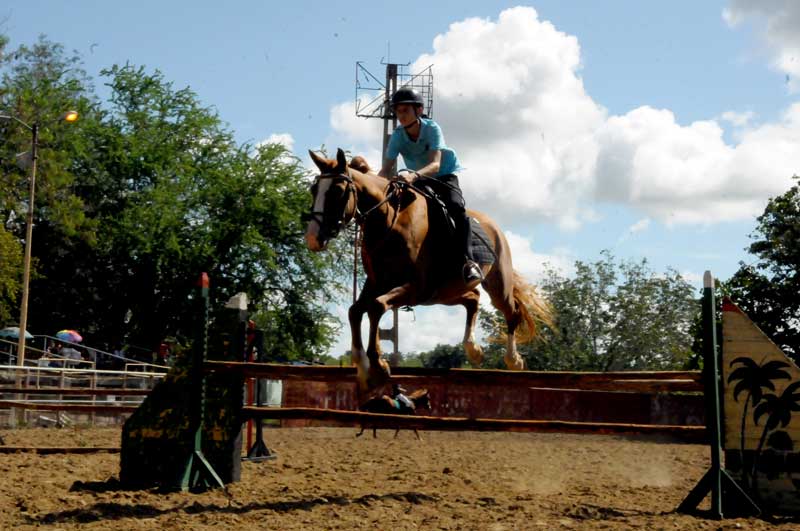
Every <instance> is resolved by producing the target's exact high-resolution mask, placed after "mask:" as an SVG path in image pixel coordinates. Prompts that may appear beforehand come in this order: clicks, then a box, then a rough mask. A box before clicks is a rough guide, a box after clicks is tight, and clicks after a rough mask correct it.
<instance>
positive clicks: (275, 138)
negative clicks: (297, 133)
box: [256, 133, 294, 151]
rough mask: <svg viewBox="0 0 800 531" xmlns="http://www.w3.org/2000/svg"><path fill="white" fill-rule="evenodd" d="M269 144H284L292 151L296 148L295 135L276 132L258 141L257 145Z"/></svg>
mask: <svg viewBox="0 0 800 531" xmlns="http://www.w3.org/2000/svg"><path fill="white" fill-rule="evenodd" d="M267 144H283V145H284V146H285V147H286V149H288V150H289V151H292V150H293V149H294V137H293V136H292V135H291V134H289V133H274V134H271V135H269V136H268V137H267V138H265V139H264V140H262V141H261V142H258V143H257V144H256V147H260V146H265V145H267Z"/></svg>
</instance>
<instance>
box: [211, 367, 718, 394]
mask: <svg viewBox="0 0 800 531" xmlns="http://www.w3.org/2000/svg"><path fill="white" fill-rule="evenodd" d="M204 367H205V371H206V372H210V373H229V374H231V373H232V374H239V375H242V376H245V377H249V378H267V379H271V380H303V381H317V382H353V381H354V378H355V374H356V369H355V368H354V367H331V366H305V365H283V364H272V363H244V362H231V361H207V362H205V365H204ZM392 380H393V381H397V382H400V383H403V384H410V385H414V386H420V385H431V384H435V383H441V382H442V381H446V382H447V383H448V384H456V385H459V384H463V385H495V386H504V387H510V386H513V387H545V388H549V389H585V390H608V391H638V392H646V393H657V392H678V391H681V392H698V393H699V392H702V391H703V384H702V376H701V373H700V372H699V371H629V372H540V371H506V370H487V369H426V368H421V367H395V368H392Z"/></svg>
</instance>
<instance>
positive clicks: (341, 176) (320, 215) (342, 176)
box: [308, 173, 359, 237]
mask: <svg viewBox="0 0 800 531" xmlns="http://www.w3.org/2000/svg"><path fill="white" fill-rule="evenodd" d="M322 179H331V180H333V182H336V181H346V182H347V189H346V190H345V194H344V197H345V198H346V201H345V206H344V208H343V209H342V215H341V216H340V217H339V219H337V220H336V223H335V225H334V227H333V228H332V229H331V228H328V227H326V226H325V224H324V221H325V212H324V211H323V212H321V211H319V210H312V211H311V213H310V214H309V215H308V219H309V220H313V221H316V222H317V224H318V225H319V229H320V232H327V233H329V235H330V237H335V236H336V235H337V234H339V232H340V231H341V230H342V229H343V228H344V227H346V226H347V224H348V223H350V220H352V219H353V218H357V217H359V212H358V197H357V196H356V187H355V185H354V183H353V178H352V177H350V176H349V175H347V174H346V173H323V174H321V175H319V176H318V177H317V179H316V182H317V183H318V182H319V181H321V180H322ZM350 195H352V196H353V198H354V199H355V201H354V205H355V206H354V207H353V210H352V212H348V211H347V202H349V199H350V198H349V196H350ZM315 198H316V195H315Z"/></svg>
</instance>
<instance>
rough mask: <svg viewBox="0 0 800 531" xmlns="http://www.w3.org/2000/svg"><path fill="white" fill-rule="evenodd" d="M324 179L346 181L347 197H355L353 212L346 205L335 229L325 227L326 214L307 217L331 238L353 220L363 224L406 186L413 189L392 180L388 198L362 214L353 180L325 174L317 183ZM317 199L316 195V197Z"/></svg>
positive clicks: (313, 213)
mask: <svg viewBox="0 0 800 531" xmlns="http://www.w3.org/2000/svg"><path fill="white" fill-rule="evenodd" d="M322 179H333V181H334V182H336V181H337V180H338V181H346V182H347V190H346V191H345V196H346V197H348V196H349V195H350V194H352V196H353V199H354V201H353V209H352V211H350V212H348V211H347V204H346V203H345V208H344V209H342V215H341V216H340V217H339V219H338V220H336V225H335V226H334V227H333V229H330V228H327V227H325V224H324V221H325V212H320V211H318V210H312V211H311V213H310V214H308V215H307V216H305V217H306V218H307V219H309V220H313V221H316V222H317V224H318V225H319V228H320V232H324V233H327V234H326V235H327V236H329V237H330V238H334V237H336V235H338V234H339V232H341V230H342V229H343V228H345V227H346V226H347V225H348V224H349V223H350V222H351V221H352V220H355V221H356V223H359V224H360V223H362V222H363V221H364V220H365V219H366V218H367V217H368V216H369V215H370V214H372V213H373V212H374V211H376V210H377V209H378V208H380V207H381V206H383V205H384V204H385V203H387V202H389V201H390V200H391V199H392V198H393V197H395V196H396V195H397V192H398V190H399V189H400V188H402V187H404V186H409V187H412V188H413V186H412V185H409V184H406V183H404V182H402V181H396V180H391V181H390V182H389V186H388V187H387V190H386V196H385V197H384V199H383V200H382V201H379V202H378V203H377V204H376V205H374V206H372V207H371V208H369V209H368V210H367V211H366V212H361V210H359V208H358V193H357V191H356V187H355V183H354V182H353V178H352V177H350V175H348V174H346V173H323V174H321V175H319V176H318V177H317V180H316V182H319V181H320V180H322ZM315 197H316V195H315ZM348 201H349V197H348Z"/></svg>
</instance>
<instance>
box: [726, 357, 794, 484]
mask: <svg viewBox="0 0 800 531" xmlns="http://www.w3.org/2000/svg"><path fill="white" fill-rule="evenodd" d="M737 364H738V365H739V367H737V368H736V369H735V370H734V371H733V372H732V373H731V374H730V376H728V383H729V384H732V383H733V382H737V383H736V386H735V387H734V389H733V399H734V400H735V401H736V402H738V401H739V395H740V394H742V393H745V398H744V412H743V414H742V420H741V449H740V452H741V453H740V455H741V459H742V485H743V486H744V487H747V486H748V481H747V467H746V466H745V465H744V462H745V461H744V455H745V428H746V426H747V412H748V407H749V406H750V405H752V406H753V408H754V412H756V411H757V412H758V414H757V416H756V414H755V413H754V419H753V420H754V422H755V423H756V425H757V424H758V419H759V418H761V416H762V415H764V414H765V413H768V412H769V411H771V410H770V409H769V407H771V406H764V407H762V408H761V409H759V406H762V401H764V400H765V397H766V396H770V397H774V396H775V395H771V394H770V395H765V394H764V390H765V389H766V390H769V391H775V384H774V383H773V382H774V381H775V380H790V379H791V376H790V374H789V373H788V372H787V371H785V370H784V369H786V368H789V367H790V365H789V364H788V363H786V362H783V361H776V360H773V361H769V362H767V363H764V364H763V365H760V364H759V363H758V362H756V361H755V360H753V359H752V358H747V357H739V358H736V359H734V360H733V361H732V362H731V363H730V367H733V366H734V365H737ZM793 385H795V384H792V385H790V386H789V387H792V386H793ZM787 389H788V387H787ZM781 396H783V395H781ZM776 400H778V399H776ZM770 401H771V402H770V403H776V402H775V401H773V400H772V399H770ZM776 407H783V406H777V405H776ZM788 414H789V415H791V413H788ZM783 418H784V417H780V418H778V417H777V416H776V420H775V421H774V422H775V423H776V424H775V425H774V426H773V427H772V428H771V429H774V428H775V427H777V422H781V421H782V420H783ZM786 423H787V424H788V420H787V422H786ZM768 425H771V424H769V419H768ZM784 426H785V424H784ZM766 428H767V427H766V426H765V431H764V434H762V440H761V441H760V443H759V448H758V451H757V453H758V452H760V451H761V448H762V447H763V439H764V437H766V433H767V429H766ZM752 487H753V490H755V483H754V482H753V483H752Z"/></svg>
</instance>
